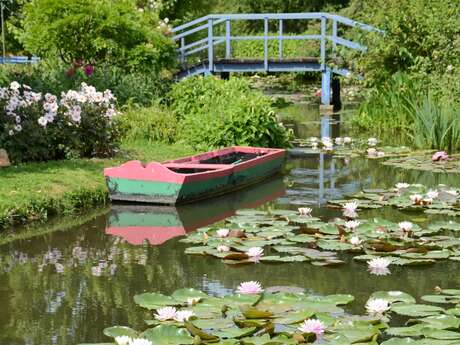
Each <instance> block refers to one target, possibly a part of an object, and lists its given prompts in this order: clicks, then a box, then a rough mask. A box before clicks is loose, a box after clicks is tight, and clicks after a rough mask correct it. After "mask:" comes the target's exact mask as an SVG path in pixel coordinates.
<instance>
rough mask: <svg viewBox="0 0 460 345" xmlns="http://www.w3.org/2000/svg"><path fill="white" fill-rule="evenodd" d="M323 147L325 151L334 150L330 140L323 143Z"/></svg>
mask: <svg viewBox="0 0 460 345" xmlns="http://www.w3.org/2000/svg"><path fill="white" fill-rule="evenodd" d="M324 149H325V150H326V151H332V150H334V146H333V145H332V143H331V142H328V143H326V144H324Z"/></svg>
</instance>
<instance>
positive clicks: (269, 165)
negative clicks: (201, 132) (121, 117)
mask: <svg viewBox="0 0 460 345" xmlns="http://www.w3.org/2000/svg"><path fill="white" fill-rule="evenodd" d="M285 154H286V152H285V150H282V149H268V148H260V147H241V146H233V147H228V148H225V149H220V150H215V151H211V152H207V153H203V154H200V155H196V156H191V157H186V158H181V159H176V160H170V161H166V162H163V163H157V162H151V163H148V164H147V165H143V164H142V163H141V162H140V161H129V162H126V163H124V164H122V165H120V166H118V167H113V168H106V169H104V176H105V178H106V181H107V186H108V189H109V195H110V198H111V200H119V201H129V202H145V203H154V204H168V205H175V204H183V203H188V202H191V201H195V200H198V199H204V198H209V197H212V196H216V195H221V194H225V193H228V192H231V191H234V190H237V189H240V188H243V187H245V186H247V185H250V184H253V183H256V182H259V181H262V180H264V179H267V178H268V177H270V176H272V175H274V174H276V173H278V172H279V171H280V170H281V167H282V165H283V161H284V158H285Z"/></svg>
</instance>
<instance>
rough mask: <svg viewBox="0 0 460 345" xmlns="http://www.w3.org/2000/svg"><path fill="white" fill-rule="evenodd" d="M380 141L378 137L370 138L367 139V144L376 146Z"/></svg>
mask: <svg viewBox="0 0 460 345" xmlns="http://www.w3.org/2000/svg"><path fill="white" fill-rule="evenodd" d="M378 142H379V141H378V140H377V138H369V139H367V145H369V146H375V145H377V143H378Z"/></svg>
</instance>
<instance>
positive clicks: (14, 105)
mask: <svg viewBox="0 0 460 345" xmlns="http://www.w3.org/2000/svg"><path fill="white" fill-rule="evenodd" d="M115 101H116V98H115V97H114V96H113V95H112V93H111V91H110V90H106V91H104V92H99V91H97V90H96V89H95V88H94V87H92V86H89V85H86V84H85V83H82V85H81V88H80V90H78V91H75V90H69V91H67V92H66V93H62V95H61V99H59V98H58V97H57V96H55V95H52V94H50V93H47V94H44V95H43V94H42V93H39V92H33V91H32V90H31V88H30V87H28V86H27V85H21V84H19V83H18V82H15V81H13V82H12V83H11V84H10V85H9V86H7V87H0V109H1V111H0V147H2V148H5V149H6V150H7V151H8V153H9V155H10V157H11V158H12V160H13V161H15V162H23V161H42V160H51V159H62V158H66V157H68V156H69V155H70V154H71V155H72V156H73V157H93V156H106V155H110V154H112V153H113V151H114V149H115V148H116V144H117V137H118V131H117V126H116V123H115V122H114V121H113V117H114V116H115V115H116V114H117V112H116V110H115Z"/></svg>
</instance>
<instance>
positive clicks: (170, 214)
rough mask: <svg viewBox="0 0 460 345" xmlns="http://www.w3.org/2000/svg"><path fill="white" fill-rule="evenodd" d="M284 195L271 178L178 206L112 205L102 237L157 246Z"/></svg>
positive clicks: (277, 179)
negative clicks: (106, 236)
mask: <svg viewBox="0 0 460 345" xmlns="http://www.w3.org/2000/svg"><path fill="white" fill-rule="evenodd" d="M285 193H286V189H285V186H284V183H283V179H282V177H280V176H278V177H274V178H271V179H268V180H266V181H263V182H261V183H258V184H255V185H252V186H249V187H247V188H244V189H241V190H238V191H236V192H233V193H227V194H225V195H220V196H217V197H213V198H209V199H206V200H203V201H201V202H195V203H189V204H185V205H178V206H166V205H147V204H120V203H118V204H114V205H112V206H111V210H110V215H109V217H108V220H107V226H106V228H105V233H106V234H107V235H110V236H117V237H120V238H123V239H124V240H125V241H126V242H128V243H130V244H133V245H142V244H144V243H145V242H148V243H149V244H150V245H160V244H163V243H164V242H166V241H168V240H170V239H172V238H174V237H178V236H184V235H185V234H186V233H189V232H192V231H194V230H196V229H198V228H202V227H205V226H209V225H211V224H214V223H216V222H218V221H221V220H223V219H226V218H228V217H231V216H234V215H235V214H236V212H237V210H240V209H248V208H256V207H259V206H260V205H263V204H265V203H267V202H269V201H272V200H275V199H277V198H279V197H282V196H283V195H284V194H285Z"/></svg>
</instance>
